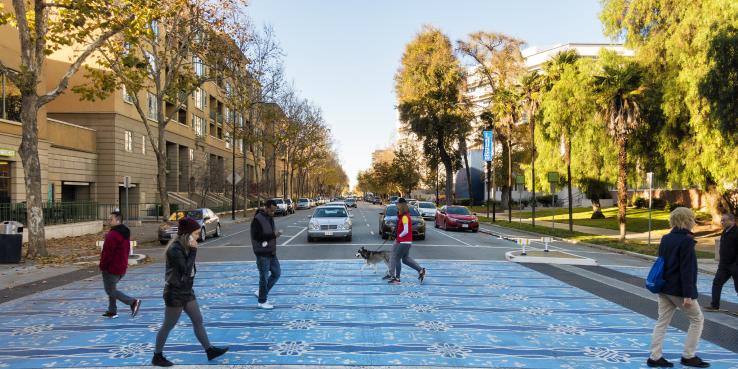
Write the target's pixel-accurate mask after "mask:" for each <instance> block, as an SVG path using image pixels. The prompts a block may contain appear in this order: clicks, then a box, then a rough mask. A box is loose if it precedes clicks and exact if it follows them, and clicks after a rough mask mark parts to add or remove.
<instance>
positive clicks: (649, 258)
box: [479, 223, 715, 274]
mask: <svg viewBox="0 0 738 369" xmlns="http://www.w3.org/2000/svg"><path fill="white" fill-rule="evenodd" d="M482 224H485V225H488V226H493V227H500V228H505V227H503V226H500V225H497V224H491V223H482ZM507 229H511V230H514V231H516V232H521V233H524V234H529V235H534V236H538V237H544V236H545V237H551V238H553V239H554V240H556V241H560V242H566V243H569V244H572V245H582V246H586V247H591V248H594V249H598V250H602V251H610V252H613V253H616V254H623V255H629V256H633V257H636V258H639V259H642V260H647V261H655V260H656V257H655V256H651V255H645V254H639V253H637V252H633V251H627V250H621V249H616V248H614V247H609V246H604V245H597V244H594V243H588V242H581V241H574V240H570V239H568V238H561V237H554V236H548V235H543V234H540V233H535V232H530V231H522V230H517V229H514V228H507ZM479 232H482V233H485V234H488V235H491V236H496V237H500V238H502V239H505V240H508V241H513V240H512V239H511V237H510V236H509V235H504V234H501V233H497V232H494V231H491V230H488V229H483V228H482V227H479ZM697 270H699V271H700V272H702V273H705V274H715V271H714V270H710V269H706V268H704V267H702V266H700V265H699V263H698V264H697Z"/></svg>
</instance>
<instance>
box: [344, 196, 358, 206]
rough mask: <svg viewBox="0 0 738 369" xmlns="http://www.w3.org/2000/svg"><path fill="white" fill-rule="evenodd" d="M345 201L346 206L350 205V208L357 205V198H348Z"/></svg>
mask: <svg viewBox="0 0 738 369" xmlns="http://www.w3.org/2000/svg"><path fill="white" fill-rule="evenodd" d="M344 203H345V204H346V206H348V207H350V208H355V207H357V204H356V199H353V198H349V199H346V201H344Z"/></svg>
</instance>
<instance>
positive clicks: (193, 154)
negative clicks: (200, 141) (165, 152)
mask: <svg viewBox="0 0 738 369" xmlns="http://www.w3.org/2000/svg"><path fill="white" fill-rule="evenodd" d="M193 160H195V150H194V149H190V161H193Z"/></svg>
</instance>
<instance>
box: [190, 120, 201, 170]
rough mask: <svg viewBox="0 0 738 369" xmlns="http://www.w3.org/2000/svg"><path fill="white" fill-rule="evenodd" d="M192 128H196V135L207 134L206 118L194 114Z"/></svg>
mask: <svg viewBox="0 0 738 369" xmlns="http://www.w3.org/2000/svg"><path fill="white" fill-rule="evenodd" d="M192 128H194V129H195V134H196V135H198V136H203V135H204V134H205V132H204V129H205V120H204V119H202V118H201V117H198V116H197V115H195V114H192ZM190 160H192V159H190Z"/></svg>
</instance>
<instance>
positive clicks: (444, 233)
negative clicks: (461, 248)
mask: <svg viewBox="0 0 738 369" xmlns="http://www.w3.org/2000/svg"><path fill="white" fill-rule="evenodd" d="M429 229H431V230H433V231H435V232H436V233H440V234H442V235H444V236H446V237H448V238H451V239H453V240H456V241H459V242H461V243H463V244H464V245H467V246H471V244H468V243H466V242H464V241H462V240H460V239H458V238H456V237H454V236H451V235H448V234H446V232H441V231H439V230H437V229H435V228H429Z"/></svg>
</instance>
